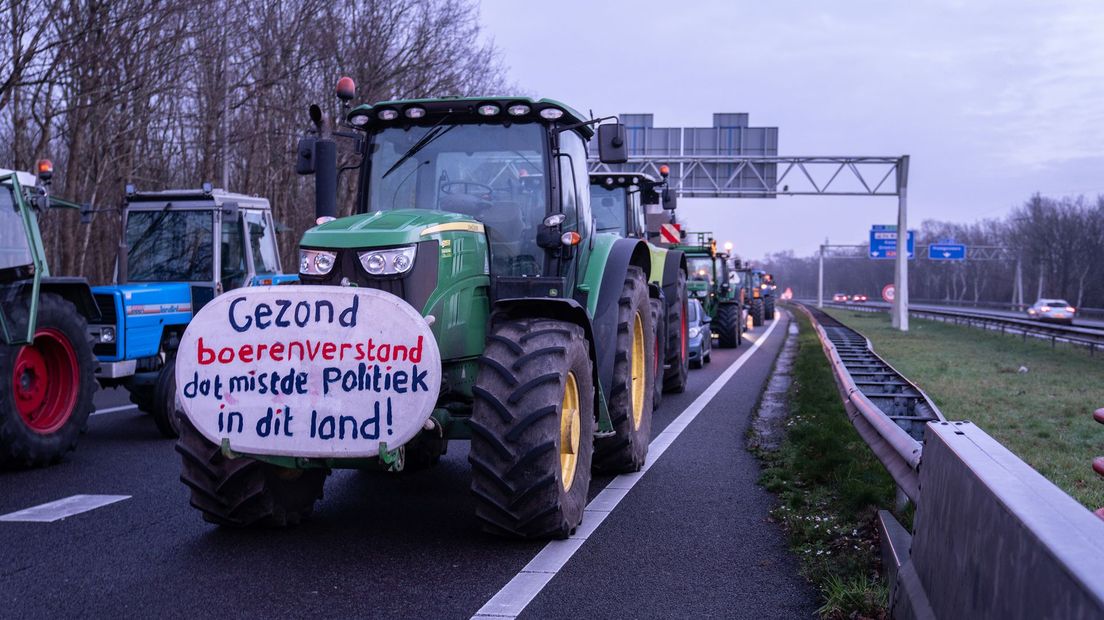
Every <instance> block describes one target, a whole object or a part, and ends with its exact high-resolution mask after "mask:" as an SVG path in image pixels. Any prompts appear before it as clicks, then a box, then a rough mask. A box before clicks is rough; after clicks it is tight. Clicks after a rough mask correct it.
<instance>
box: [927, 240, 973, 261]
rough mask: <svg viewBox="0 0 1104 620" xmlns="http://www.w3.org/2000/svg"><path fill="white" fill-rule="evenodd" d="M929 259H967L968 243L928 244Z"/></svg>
mask: <svg viewBox="0 0 1104 620" xmlns="http://www.w3.org/2000/svg"><path fill="white" fill-rule="evenodd" d="M928 259H929V260H958V261H961V260H966V245H965V244H962V243H933V244H931V245H929V246H928Z"/></svg>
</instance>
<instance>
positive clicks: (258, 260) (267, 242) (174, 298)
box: [89, 184, 298, 437]
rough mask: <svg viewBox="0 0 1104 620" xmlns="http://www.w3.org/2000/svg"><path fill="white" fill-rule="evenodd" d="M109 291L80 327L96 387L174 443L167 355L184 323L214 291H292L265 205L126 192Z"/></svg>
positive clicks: (179, 193)
mask: <svg viewBox="0 0 1104 620" xmlns="http://www.w3.org/2000/svg"><path fill="white" fill-rule="evenodd" d="M126 194H127V196H126V204H125V207H124V210H123V218H122V219H123V231H124V232H123V235H122V237H121V239H120V247H119V254H118V259H117V264H116V271H115V284H113V285H110V286H97V287H93V289H92V293H93V296H94V297H95V299H96V304H97V305H98V306H99V309H100V313H101V315H102V319H101V321H99V322H97V323H95V324H91V325H89V331H90V332H91V335H92V338H93V342H94V344H93V352H94V353H95V355H96V357H97V359H98V361H99V363H98V365H97V368H96V378H97V379H98V380H99V382H100V385H102V386H104V387H114V386H118V385H122V386H123V387H125V388H126V389H127V391H129V392H130V400H131V402H133V403H134V404H136V405H138V408H139V409H141V410H143V411H145V412H147V413H149V414H151V415H152V416H153V420H154V422H155V423H156V424H157V428H158V430H160V431H161V433H162V434H164V435H165V436H167V437H176V436H177V434H178V430H177V421H176V416H175V415H174V413H175V411H176V382H175V379H174V371H173V369H174V366H175V356H176V349H177V346H178V344H179V342H180V337H181V335H182V334H183V333H184V329H185V328H186V327H187V326H188V322H189V321H191V319H192V315H193V314H194V313H195V312H198V311H199V309H200V308H202V307H203V305H204V304H206V303H207V302H209V301H211V300H212V299H214V298H215V297H216V296H218V295H219V294H221V293H222V292H224V291H228V290H231V289H235V288H239V287H243V286H258V285H273V284H285V283H288V282H295V281H298V276H296V275H283V274H282V271H281V266H280V252H279V248H278V246H277V243H276V226H275V223H274V222H273V219H272V209H271V208H270V207H269V204H268V200H266V199H264V198H259V197H256V196H245V195H242V194H233V193H230V192H225V191H222V190H217V189H211V187H210V185H209V184H204V186H203V188H202V189H198V190H168V191H161V192H137V191H134V189H133V187H131V186H127V192H126Z"/></svg>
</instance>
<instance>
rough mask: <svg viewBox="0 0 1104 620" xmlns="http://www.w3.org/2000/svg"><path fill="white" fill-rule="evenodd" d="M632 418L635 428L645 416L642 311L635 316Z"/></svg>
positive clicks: (631, 373) (645, 367)
mask: <svg viewBox="0 0 1104 620" xmlns="http://www.w3.org/2000/svg"><path fill="white" fill-rule="evenodd" d="M632 338H633V341H632V368H631V369H630V376H631V377H632V418H633V429H634V430H635V429H639V428H640V421H641V419H643V418H644V384H645V383H646V381H645V380H644V373H645V372H646V371H647V365H646V364H645V363H644V323H643V321H641V320H640V313H639V312H637V313H636V315H635V316H634V317H633V331H632Z"/></svg>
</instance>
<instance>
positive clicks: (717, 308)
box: [682, 232, 744, 348]
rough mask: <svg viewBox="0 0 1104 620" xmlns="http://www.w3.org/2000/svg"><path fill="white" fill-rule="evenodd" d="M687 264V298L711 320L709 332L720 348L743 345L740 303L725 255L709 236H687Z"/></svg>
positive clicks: (710, 234)
mask: <svg viewBox="0 0 1104 620" xmlns="http://www.w3.org/2000/svg"><path fill="white" fill-rule="evenodd" d="M685 238H687V239H689V240H690V241H689V242H687V243H685V244H684V245H683V246H682V247H683V251H684V252H685V253H686V264H687V267H688V271H689V274H690V280H689V282H687V283H686V288H687V290H688V291H689V294H690V297H692V298H695V299H697V300H698V301H699V302H700V303H701V305H702V308H704V309H705V312H706V314H708V315H709V316H710V317H711V318H712V320H713V321H712V324H711V325H710V328H711V329H712V331H713V333H714V334H715V335H716V336H717V343H718V344H719V345H720V346H721V347H722V348H734V347H738V346H740V345H741V344H743V341H744V321H743V316H744V313H743V303H742V298H741V296H740V291H739V289H738V288H737V287H735V286H733V284H732V280H733V278H732V275H731V273H730V267H729V255H728V253H727V252H718V251H717V241H716V240H715V239H714V238H713V235H712V233H701V232H699V233H686V237H685Z"/></svg>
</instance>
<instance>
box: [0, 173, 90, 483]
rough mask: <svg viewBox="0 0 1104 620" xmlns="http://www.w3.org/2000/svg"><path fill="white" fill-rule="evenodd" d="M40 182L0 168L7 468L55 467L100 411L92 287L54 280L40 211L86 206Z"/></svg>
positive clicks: (2, 421) (2, 453)
mask: <svg viewBox="0 0 1104 620" xmlns="http://www.w3.org/2000/svg"><path fill="white" fill-rule="evenodd" d="M52 174H53V166H52V164H50V163H49V162H48V161H45V160H43V161H40V162H39V163H38V177H37V178H36V177H35V175H32V174H29V173H25V172H12V171H9V170H0V185H2V189H0V338H2V340H0V401H3V404H2V406H0V467H17V468H22V467H39V466H43V465H49V464H51V463H55V462H57V461H58V460H60V459H61V457H62V456H63V455H64V454H65V453H66V452H68V451H70V450H72V449H74V448H75V447H76V445H77V438H78V437H79V436H80V433H81V431H82V430H83V429H84V427H85V425H86V424H87V422H88V416H89V415H91V413H92V407H93V405H92V394H93V393H94V392H95V390H96V380H95V376H94V371H95V363H96V358H95V357H93V355H92V343H91V342H90V338H89V333H88V327H87V321H88V319H97V318H99V311H98V309H97V308H96V302H95V300H94V299H93V297H92V293H91V289H90V288H89V286H88V282H86V281H85V280H83V279H81V278H60V277H53V276H51V275H50V270H49V267H48V266H47V264H46V254H45V251H44V248H43V244H42V236H41V234H40V232H39V228H38V214H37V212H39V211H43V210H45V209H47V208H52V207H59V208H74V209H79V208H80V207H79V206H78V205H76V204H74V203H71V202H68V201H65V200H61V199H59V198H55V197H52V196H50V195H49V193H48V192H47V189H48V187H49V181H50V177H51V176H52Z"/></svg>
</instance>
